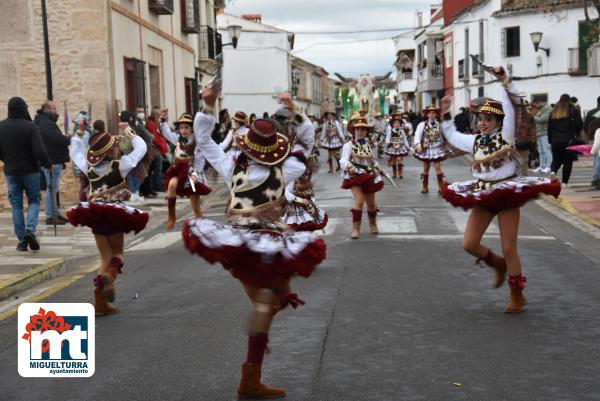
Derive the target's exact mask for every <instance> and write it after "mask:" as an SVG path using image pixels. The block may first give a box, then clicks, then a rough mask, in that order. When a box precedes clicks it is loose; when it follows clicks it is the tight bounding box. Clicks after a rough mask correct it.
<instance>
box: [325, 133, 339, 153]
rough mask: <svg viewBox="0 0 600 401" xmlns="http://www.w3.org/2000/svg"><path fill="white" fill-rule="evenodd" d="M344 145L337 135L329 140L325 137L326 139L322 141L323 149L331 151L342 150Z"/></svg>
mask: <svg viewBox="0 0 600 401" xmlns="http://www.w3.org/2000/svg"><path fill="white" fill-rule="evenodd" d="M342 146H344V144H343V143H342V140H341V139H340V137H339V136H338V135H335V136H333V137H332V138H331V140H329V138H327V137H325V139H323V140H321V147H322V148H325V149H330V150H336V149H340V148H341V147H342Z"/></svg>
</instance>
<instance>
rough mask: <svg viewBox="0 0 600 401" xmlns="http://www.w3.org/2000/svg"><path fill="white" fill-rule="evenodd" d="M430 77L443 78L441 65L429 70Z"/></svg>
mask: <svg viewBox="0 0 600 401" xmlns="http://www.w3.org/2000/svg"><path fill="white" fill-rule="evenodd" d="M431 75H432V76H433V78H435V79H442V78H443V77H444V75H443V72H442V65H441V64H438V65H436V66H435V67H433V69H432V70H431Z"/></svg>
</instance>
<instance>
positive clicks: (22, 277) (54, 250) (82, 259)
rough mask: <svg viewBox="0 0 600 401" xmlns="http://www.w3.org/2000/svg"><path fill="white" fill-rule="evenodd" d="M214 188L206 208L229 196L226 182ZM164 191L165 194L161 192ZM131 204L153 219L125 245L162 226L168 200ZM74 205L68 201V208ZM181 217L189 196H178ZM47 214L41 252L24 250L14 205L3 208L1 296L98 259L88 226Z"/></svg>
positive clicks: (42, 226)
mask: <svg viewBox="0 0 600 401" xmlns="http://www.w3.org/2000/svg"><path fill="white" fill-rule="evenodd" d="M209 185H211V187H212V188H216V189H217V190H213V192H212V193H211V194H210V195H209V196H207V197H206V198H204V200H203V209H204V210H206V209H208V208H209V207H210V206H211V205H212V204H215V203H217V202H219V201H222V199H223V198H224V197H225V192H224V190H220V189H224V186H223V185H222V183H220V182H217V183H214V182H211V183H210V184H209ZM161 195H163V194H161ZM128 204H129V205H131V206H134V207H137V208H138V209H141V210H144V211H146V212H150V220H149V222H148V225H147V227H146V229H145V230H144V231H142V232H141V233H140V234H138V235H137V236H136V235H133V234H129V235H126V236H125V248H127V247H128V246H130V245H131V244H132V242H133V241H134V240H136V243H139V242H140V239H141V240H144V239H145V234H147V233H150V232H152V231H153V230H154V229H155V228H157V227H159V226H162V225H163V224H164V222H165V221H166V216H167V202H166V200H165V199H164V195H163V196H159V197H158V198H156V199H147V200H145V201H143V202H128ZM70 206H71V205H66V207H65V208H64V210H67V209H68V207H70ZM177 209H178V217H179V218H182V217H184V216H185V215H186V214H189V213H190V205H189V201H188V200H187V199H177ZM45 220H46V217H45V215H44V213H43V210H42V211H40V217H39V221H38V228H37V232H36V236H37V237H38V240H39V242H40V247H41V249H40V250H39V251H37V252H35V251H31V250H29V251H27V252H20V251H17V250H16V246H17V240H16V238H15V234H14V232H13V224H12V215H11V211H10V205H9V206H8V207H6V205H5V207H4V209H3V210H2V211H1V212H0V300H3V299H6V298H8V297H10V296H13V295H15V294H16V293H18V292H20V291H23V290H25V289H27V288H29V287H32V286H33V285H36V284H38V283H40V282H42V281H44V280H49V279H52V278H54V277H57V276H58V275H61V274H64V273H68V272H70V271H72V270H75V269H78V268H81V267H82V265H85V264H86V263H88V264H89V263H92V262H93V261H95V260H96V259H97V249H96V243H95V241H94V236H93V234H92V232H91V230H90V229H89V228H88V227H73V226H72V225H70V224H67V225H64V226H57V235H56V237H55V236H54V227H53V226H52V225H46V224H45Z"/></svg>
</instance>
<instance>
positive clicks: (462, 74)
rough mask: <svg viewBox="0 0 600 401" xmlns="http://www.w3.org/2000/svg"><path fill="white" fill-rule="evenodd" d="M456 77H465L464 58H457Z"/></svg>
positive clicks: (461, 78) (460, 78)
mask: <svg viewBox="0 0 600 401" xmlns="http://www.w3.org/2000/svg"><path fill="white" fill-rule="evenodd" d="M458 79H459V80H461V81H462V80H463V79H465V60H464V59H463V60H458Z"/></svg>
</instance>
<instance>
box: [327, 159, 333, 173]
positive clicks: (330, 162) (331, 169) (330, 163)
mask: <svg viewBox="0 0 600 401" xmlns="http://www.w3.org/2000/svg"><path fill="white" fill-rule="evenodd" d="M327 164H328V165H329V170H328V171H327V172H328V173H329V174H333V160H331V159H327Z"/></svg>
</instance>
